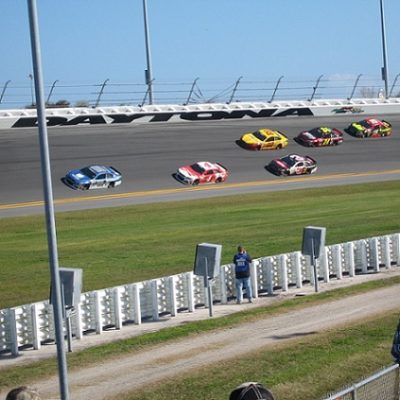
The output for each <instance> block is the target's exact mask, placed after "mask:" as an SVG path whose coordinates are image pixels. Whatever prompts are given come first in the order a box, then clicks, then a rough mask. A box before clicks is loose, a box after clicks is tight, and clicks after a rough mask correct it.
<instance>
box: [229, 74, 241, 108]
mask: <svg viewBox="0 0 400 400" xmlns="http://www.w3.org/2000/svg"><path fill="white" fill-rule="evenodd" d="M242 78H243V76H240V77H239V79H238V80H237V81H236V83H235V87H234V88H233V90H232V94H231V98H230V99H229V101H228V104H230V103H232V100H233V98H234V97H235V93H236V90H237V88H238V86H239V82H240V80H241V79H242Z"/></svg>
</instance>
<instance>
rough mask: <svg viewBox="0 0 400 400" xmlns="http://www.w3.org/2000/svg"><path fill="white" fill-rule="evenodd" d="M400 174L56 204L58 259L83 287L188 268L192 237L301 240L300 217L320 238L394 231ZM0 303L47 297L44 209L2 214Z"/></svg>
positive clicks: (270, 248) (228, 243)
mask: <svg viewBox="0 0 400 400" xmlns="http://www.w3.org/2000/svg"><path fill="white" fill-rule="evenodd" d="M399 189H400V182H398V181H392V182H382V183H368V184H360V185H353V186H340V187H339V186H338V187H329V188H321V189H304V190H292V191H288V192H275V193H270V192H265V193H258V194H248V195H237V196H231V197H218V198H213V199H207V200H198V201H184V202H174V203H160V204H148V205H137V206H130V207H121V208H105V209H100V210H85V211H81V212H66V213H58V214H57V216H56V226H57V239H58V253H59V264H60V266H64V267H74V268H82V269H83V286H84V287H83V290H84V291H90V290H95V289H100V288H104V287H112V286H115V285H121V284H126V283H130V282H140V281H143V280H147V279H152V278H158V277H162V276H166V275H171V274H175V273H180V272H185V271H190V270H192V268H193V259H194V251H195V246H196V244H198V243H201V242H209V243H219V244H222V245H223V254H222V262H223V263H224V264H225V263H229V262H230V261H231V258H232V254H233V253H234V251H235V249H236V246H237V244H238V243H243V244H245V245H246V247H247V249H248V250H249V252H250V253H251V254H252V256H253V257H261V256H267V255H275V254H280V253H287V252H291V251H295V250H299V249H300V245H301V240H302V233H303V227H304V226H307V225H316V226H325V227H326V228H327V244H333V243H341V242H346V241H350V240H356V239H361V238H366V237H370V236H375V235H376V236H378V235H384V234H389V233H395V232H399V228H400V223H399V218H398V216H399V211H398V210H399V209H400V196H399ZM0 231H1V239H2V240H1V242H0V265H1V281H2V283H3V285H2V286H3V287H2V290H1V292H0V309H2V308H7V307H11V306H16V305H21V304H25V303H32V302H35V301H40V300H43V299H46V298H47V297H48V294H49V262H48V251H47V237H46V230H45V222H44V217H43V216H30V217H21V218H5V219H0Z"/></svg>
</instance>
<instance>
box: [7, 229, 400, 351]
mask: <svg viewBox="0 0 400 400" xmlns="http://www.w3.org/2000/svg"><path fill="white" fill-rule="evenodd" d="M393 266H396V267H397V266H400V233H396V234H392V235H385V236H380V237H374V238H369V239H361V240H357V241H353V242H346V243H341V244H336V245H331V246H326V247H325V249H324V254H323V256H322V257H321V259H320V260H319V262H318V266H317V276H318V280H323V281H324V282H329V281H330V280H331V279H344V278H345V277H353V276H355V275H357V274H368V273H377V272H379V271H380V269H381V268H386V269H389V268H392V267H393ZM251 268H252V270H251V279H252V284H253V288H254V295H255V296H256V297H259V296H265V295H272V294H274V293H276V292H279V291H281V292H287V291H289V290H290V289H292V288H301V287H303V285H314V283H315V281H314V275H313V267H312V266H311V264H310V258H309V257H308V256H303V255H302V254H301V252H300V251H296V252H292V253H288V254H280V255H275V256H267V257H261V258H258V259H256V260H254V261H253V263H252V267H251ZM235 295H236V293H235V278H234V266H233V264H227V265H223V266H221V268H220V274H219V276H218V277H217V278H215V280H214V282H213V290H212V302H213V304H214V303H215V304H227V303H228V302H229V301H230V300H231V299H234V298H235ZM209 301H210V300H209V298H208V290H207V288H205V287H204V280H203V277H200V276H196V275H194V274H193V272H185V273H181V274H178V275H173V276H168V277H163V278H159V279H153V280H149V281H144V282H138V283H129V284H126V285H122V286H117V287H113V288H106V289H101V290H95V291H91V292H86V293H83V294H82V295H81V301H80V304H79V307H77V309H76V310H75V312H74V313H73V315H72V317H71V322H72V330H71V331H72V335H73V337H75V338H76V339H78V340H80V339H82V338H83V337H84V336H85V334H87V333H93V332H95V333H97V334H101V333H102V332H103V331H104V330H110V329H115V330H119V329H123V327H124V326H125V325H127V324H137V325H139V324H141V323H143V322H145V321H149V320H152V321H157V320H158V319H159V318H160V317H161V316H163V315H170V316H171V317H174V316H176V315H177V313H180V312H195V311H196V308H199V307H207V306H208V304H209ZM54 340H55V332H54V322H53V308H52V306H51V305H50V304H49V302H48V301H43V302H38V303H34V304H26V305H22V306H19V307H13V308H8V309H3V310H0V353H3V354H4V353H11V354H13V355H15V356H16V355H18V354H19V353H20V352H21V351H24V350H26V349H35V350H39V349H40V347H41V345H42V344H43V343H49V342H50V343H51V342H54Z"/></svg>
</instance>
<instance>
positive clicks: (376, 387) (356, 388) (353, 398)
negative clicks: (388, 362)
mask: <svg viewBox="0 0 400 400" xmlns="http://www.w3.org/2000/svg"><path fill="white" fill-rule="evenodd" d="M399 398H400V390H399V364H394V365H392V366H390V367H387V368H385V369H383V370H382V371H379V372H377V373H375V374H373V375H371V376H370V377H368V378H366V379H364V380H362V381H361V382H358V383H356V384H354V385H352V386H350V387H348V388H347V389H344V390H342V391H340V392H338V393H335V394H332V395H330V396H329V397H326V398H324V400H399Z"/></svg>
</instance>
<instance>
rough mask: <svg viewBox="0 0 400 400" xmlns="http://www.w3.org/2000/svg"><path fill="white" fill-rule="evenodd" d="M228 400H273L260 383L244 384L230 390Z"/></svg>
mask: <svg viewBox="0 0 400 400" xmlns="http://www.w3.org/2000/svg"><path fill="white" fill-rule="evenodd" d="M229 400H275V399H274V396H273V395H272V393H271V392H270V391H269V390H268V389H266V388H265V387H264V386H263V385H262V384H261V383H257V382H245V383H242V384H241V385H240V386H238V387H237V388H235V389H234V390H232V392H231V394H230V396H229Z"/></svg>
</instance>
